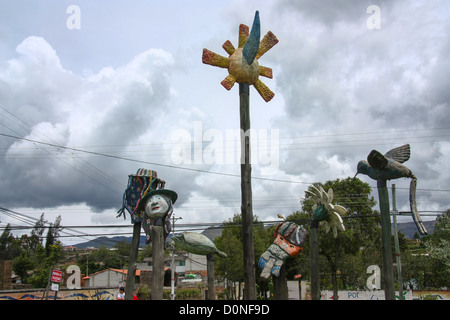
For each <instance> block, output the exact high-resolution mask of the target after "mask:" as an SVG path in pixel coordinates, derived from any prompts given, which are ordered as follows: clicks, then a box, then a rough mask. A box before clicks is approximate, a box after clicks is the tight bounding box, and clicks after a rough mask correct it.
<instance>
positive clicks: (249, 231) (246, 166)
mask: <svg viewBox="0 0 450 320" xmlns="http://www.w3.org/2000/svg"><path fill="white" fill-rule="evenodd" d="M249 87H250V86H249V84H248V83H240V84H239V102H240V105H239V106H240V108H239V110H240V125H241V200H242V202H241V211H242V235H243V237H242V238H243V247H244V249H243V255H244V281H245V293H244V299H246V300H256V275H255V252H254V245H253V205H252V181H251V174H252V167H251V164H250V131H249V130H250V101H249V100H250V99H249V95H250V94H249Z"/></svg>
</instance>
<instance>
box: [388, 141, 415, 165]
mask: <svg viewBox="0 0 450 320" xmlns="http://www.w3.org/2000/svg"><path fill="white" fill-rule="evenodd" d="M410 155H411V148H410V147H409V144H405V145H403V146H401V147H397V148H394V149H392V150H390V151H388V152H386V154H385V155H384V156H385V157H386V158H390V159H392V160H395V161H397V162H400V163H403V162H406V161H408V159H409V157H410Z"/></svg>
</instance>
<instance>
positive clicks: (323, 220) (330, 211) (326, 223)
mask: <svg viewBox="0 0 450 320" xmlns="http://www.w3.org/2000/svg"><path fill="white" fill-rule="evenodd" d="M311 188H312V190H313V191H309V190H306V193H307V194H309V195H310V196H311V198H312V200H314V202H315V204H314V206H313V218H314V219H315V220H317V221H319V225H320V226H321V227H324V228H325V231H326V232H327V233H328V232H329V231H330V230H332V231H333V235H334V237H335V238H336V237H337V234H338V230H340V231H345V227H344V222H343V221H342V218H341V215H343V214H346V213H347V209H345V208H344V207H343V206H341V205H338V204H332V201H333V189H331V188H330V189H328V192H325V190H324V189H323V188H322V187H321V186H319V188H316V187H315V186H311Z"/></svg>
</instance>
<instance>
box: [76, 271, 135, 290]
mask: <svg viewBox="0 0 450 320" xmlns="http://www.w3.org/2000/svg"><path fill="white" fill-rule="evenodd" d="M127 273H128V270H123V269H112V268H109V269H106V270H102V271H98V272H96V273H93V274H90V275H89V276H88V277H84V278H83V280H84V287H85V288H87V287H90V288H93V287H104V288H119V287H123V286H125V283H126V280H127ZM140 275H141V271H140V270H136V283H139V277H140Z"/></svg>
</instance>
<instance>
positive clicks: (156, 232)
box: [151, 220, 165, 300]
mask: <svg viewBox="0 0 450 320" xmlns="http://www.w3.org/2000/svg"><path fill="white" fill-rule="evenodd" d="M161 221H162V220H161ZM164 242H165V238H164V226H162V225H159V223H157V222H156V221H155V224H154V225H153V226H152V264H153V271H152V287H151V288H152V292H151V296H152V300H162V299H163V288H164Z"/></svg>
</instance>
